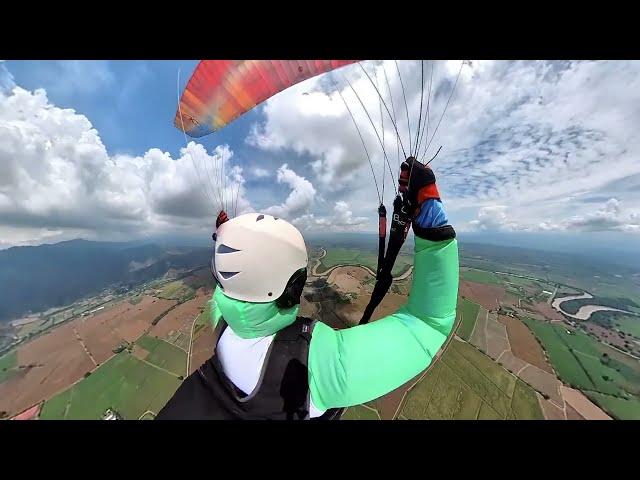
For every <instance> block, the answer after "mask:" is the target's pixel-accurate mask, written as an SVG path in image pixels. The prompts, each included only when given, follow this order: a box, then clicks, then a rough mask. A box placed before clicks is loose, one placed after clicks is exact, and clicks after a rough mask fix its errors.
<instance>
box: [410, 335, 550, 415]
mask: <svg viewBox="0 0 640 480" xmlns="http://www.w3.org/2000/svg"><path fill="white" fill-rule="evenodd" d="M401 415H402V416H403V417H405V418H407V419H433V420H435V419H481V420H483V419H503V418H515V419H542V418H544V417H543V415H542V410H541V409H540V406H539V405H538V400H537V398H536V395H535V392H534V390H533V389H531V388H530V387H529V386H528V385H526V384H525V383H523V382H522V381H520V380H518V379H517V378H516V377H515V376H514V375H512V374H511V373H509V372H508V371H507V370H505V369H504V368H502V367H501V366H500V365H498V364H497V363H495V362H493V361H492V360H491V359H490V358H489V357H487V356H486V355H484V354H482V353H480V352H479V351H478V350H476V349H475V348H474V347H473V346H471V345H469V344H468V343H465V342H460V341H456V340H453V341H452V342H451V343H450V344H449V347H447V350H446V351H445V353H444V354H443V355H442V358H441V359H440V360H439V361H438V362H437V363H436V364H435V365H434V366H433V368H432V369H431V371H430V372H429V373H428V374H427V375H426V376H425V377H424V378H423V379H422V380H421V381H420V382H419V383H418V384H417V385H416V386H415V387H414V388H413V389H412V390H411V391H410V392H409V393H408V394H407V398H406V402H405V404H404V406H403V407H402V410H401Z"/></svg>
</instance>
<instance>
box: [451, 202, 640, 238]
mask: <svg viewBox="0 0 640 480" xmlns="http://www.w3.org/2000/svg"><path fill="white" fill-rule="evenodd" d="M591 205H592V208H591V210H590V211H588V212H587V213H585V214H584V215H572V216H570V217H561V218H557V217H556V218H550V219H548V220H544V221H541V222H538V223H536V222H535V220H532V219H531V218H530V217H527V215H525V214H523V213H524V211H523V210H522V209H521V208H519V207H508V206H506V205H491V206H485V207H481V208H480V209H479V210H478V216H477V218H476V219H474V220H471V221H470V222H468V225H466V226H463V227H462V229H463V230H464V229H469V230H479V231H529V232H531V231H543V232H547V231H568V232H580V231H589V232H598V231H607V230H619V231H625V232H632V233H635V232H640V213H639V212H631V211H629V210H625V209H624V208H623V205H622V203H621V202H620V201H619V200H618V199H617V198H610V199H609V200H607V201H606V202H603V203H602V204H601V205H600V206H599V207H597V208H596V206H597V204H596V203H593V204H591ZM535 217H536V215H534V216H533V218H535ZM465 227H468V228H465Z"/></svg>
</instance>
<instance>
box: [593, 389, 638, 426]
mask: <svg viewBox="0 0 640 480" xmlns="http://www.w3.org/2000/svg"><path fill="white" fill-rule="evenodd" d="M586 394H587V396H588V397H589V398H590V399H591V400H592V401H593V402H594V403H595V404H597V405H598V406H600V408H602V409H603V410H605V411H607V412H615V413H616V417H617V418H618V419H620V420H640V400H639V399H637V398H635V397H632V398H630V399H624V398H617V397H612V396H610V395H603V394H601V393H597V392H586Z"/></svg>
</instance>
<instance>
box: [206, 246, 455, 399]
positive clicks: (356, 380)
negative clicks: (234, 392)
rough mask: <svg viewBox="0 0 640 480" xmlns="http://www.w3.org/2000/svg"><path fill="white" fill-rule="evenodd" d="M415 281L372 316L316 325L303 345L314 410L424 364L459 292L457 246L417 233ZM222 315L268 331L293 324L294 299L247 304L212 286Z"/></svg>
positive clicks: (364, 395)
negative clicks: (397, 302)
mask: <svg viewBox="0 0 640 480" xmlns="http://www.w3.org/2000/svg"><path fill="white" fill-rule="evenodd" d="M414 255H415V258H414V271H413V284H412V287H411V292H410V294H409V299H408V302H407V303H406V304H405V305H403V306H402V307H401V308H400V309H399V310H398V311H397V312H395V313H394V314H392V315H389V316H387V317H385V318H382V319H380V320H378V321H376V322H372V323H368V324H365V325H360V326H357V327H353V328H348V329H344V330H333V329H332V328H331V327H329V326H328V325H325V324H324V323H322V322H317V323H316V324H315V326H314V329H313V333H312V337H311V345H310V349H309V361H308V369H309V388H310V392H311V399H312V400H313V403H314V405H315V406H316V407H317V408H319V409H323V410H324V409H329V408H338V407H348V406H351V405H357V404H360V403H363V402H367V401H370V400H373V399H375V398H378V397H380V396H382V395H384V394H386V393H388V392H390V391H392V390H394V389H395V388H397V387H399V386H400V385H402V384H404V383H405V382H407V381H408V380H410V379H411V378H413V377H415V376H416V375H417V374H418V373H420V372H421V371H423V370H424V369H425V368H427V367H428V366H429V364H430V363H431V361H432V359H433V357H434V355H435V354H436V352H437V351H438V350H439V349H440V348H441V347H442V345H443V344H444V342H445V340H446V339H447V336H448V335H449V333H450V332H451V329H452V327H453V323H454V320H455V316H456V303H457V295H458V245H457V241H456V240H455V239H452V240H444V241H439V242H434V241H429V240H423V239H421V238H419V237H415V248H414ZM213 299H214V302H213V303H212V304H213V306H214V311H213V315H212V318H213V320H214V324H215V323H216V321H217V319H218V318H220V316H221V315H222V316H224V318H225V321H226V322H227V323H228V324H229V326H230V327H231V328H232V329H233V331H234V332H235V333H236V334H237V335H238V336H240V337H242V338H258V337H264V336H268V335H273V334H274V333H276V332H277V331H278V330H280V329H282V328H284V327H286V326H287V325H289V324H291V323H292V322H293V321H294V320H295V318H296V316H297V314H298V306H295V307H292V308H290V309H287V310H280V309H278V307H277V306H276V305H275V303H274V302H270V303H250V302H241V301H238V300H233V299H231V298H229V297H226V296H225V295H224V293H222V291H221V290H220V289H216V292H215V293H214V297H213Z"/></svg>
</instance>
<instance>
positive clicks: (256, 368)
mask: <svg viewBox="0 0 640 480" xmlns="http://www.w3.org/2000/svg"><path fill="white" fill-rule="evenodd" d="M274 337H275V334H274V335H269V336H268V337H259V338H240V337H239V336H238V335H236V334H235V333H234V332H233V330H232V329H231V328H230V327H228V328H226V329H225V330H224V333H223V334H222V337H220V341H219V342H218V358H219V360H220V364H221V365H222V370H223V371H224V373H225V375H226V376H227V377H229V380H231V381H232V382H233V384H234V385H235V386H236V387H238V388H239V389H240V390H242V391H243V392H244V393H245V394H247V395H250V394H251V392H253V390H254V389H255V388H256V385H257V384H258V381H259V380H260V372H261V371H262V365H263V364H264V360H265V358H266V356H267V351H268V350H269V346H270V345H271V342H273V338H274ZM325 411H326V410H319V409H318V408H316V406H315V405H314V404H313V398H311V399H310V401H309V416H310V417H311V418H316V417H319V416H321V415H322V414H323V413H325Z"/></svg>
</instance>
